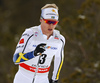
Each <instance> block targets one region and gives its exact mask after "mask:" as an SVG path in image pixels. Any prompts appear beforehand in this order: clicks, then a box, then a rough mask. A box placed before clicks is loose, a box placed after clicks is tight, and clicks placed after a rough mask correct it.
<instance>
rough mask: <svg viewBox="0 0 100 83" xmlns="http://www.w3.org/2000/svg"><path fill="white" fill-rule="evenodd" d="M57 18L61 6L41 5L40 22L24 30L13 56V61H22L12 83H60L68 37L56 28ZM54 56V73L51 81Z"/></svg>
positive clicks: (18, 62) (19, 62) (17, 62)
mask: <svg viewBox="0 0 100 83" xmlns="http://www.w3.org/2000/svg"><path fill="white" fill-rule="evenodd" d="M58 18H59V14H58V7H57V6H56V5H55V4H46V5H45V6H44V7H42V8H41V18H40V22H41V24H40V25H39V26H34V27H31V28H28V29H26V30H25V31H24V33H23V34H22V36H21V38H20V41H19V42H18V44H17V47H16V50H15V53H14V56H13V61H14V63H15V64H19V69H18V72H17V73H16V75H15V77H14V82H13V83H57V82H58V79H59V74H60V70H61V67H62V64H63V59H64V54H63V50H64V45H65V38H64V37H63V36H62V35H61V34H60V32H59V31H58V30H55V27H56V25H57V23H58ZM53 57H54V70H53V75H52V78H51V79H50V80H48V74H49V69H50V64H51V61H52V59H53Z"/></svg>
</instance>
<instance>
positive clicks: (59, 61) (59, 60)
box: [52, 36, 65, 80]
mask: <svg viewBox="0 0 100 83" xmlns="http://www.w3.org/2000/svg"><path fill="white" fill-rule="evenodd" d="M60 41H61V45H60V47H59V50H58V52H57V53H56V55H55V57H54V70H53V75H52V80H58V79H59V74H60V71H61V68H62V65H63V60H64V45H65V38H64V37H63V36H61V39H60Z"/></svg>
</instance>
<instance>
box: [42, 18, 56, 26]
mask: <svg viewBox="0 0 100 83" xmlns="http://www.w3.org/2000/svg"><path fill="white" fill-rule="evenodd" d="M43 20H44V22H45V23H47V24H53V25H56V24H57V23H58V21H51V20H47V19H43Z"/></svg>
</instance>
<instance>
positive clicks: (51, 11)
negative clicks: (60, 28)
mask: <svg viewBox="0 0 100 83" xmlns="http://www.w3.org/2000/svg"><path fill="white" fill-rule="evenodd" d="M41 17H42V18H44V19H56V20H58V18H59V15H58V10H57V9H55V8H45V9H43V10H42V12H41Z"/></svg>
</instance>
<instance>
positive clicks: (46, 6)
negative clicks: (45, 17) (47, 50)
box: [41, 3, 58, 10]
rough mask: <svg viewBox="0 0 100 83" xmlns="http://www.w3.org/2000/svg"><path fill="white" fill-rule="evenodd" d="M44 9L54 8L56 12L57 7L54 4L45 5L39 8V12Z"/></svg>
mask: <svg viewBox="0 0 100 83" xmlns="http://www.w3.org/2000/svg"><path fill="white" fill-rule="evenodd" d="M45 8H55V9H57V10H58V6H57V5H56V4H54V3H53V4H46V5H45V6H43V7H42V8H41V10H43V9H45Z"/></svg>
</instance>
